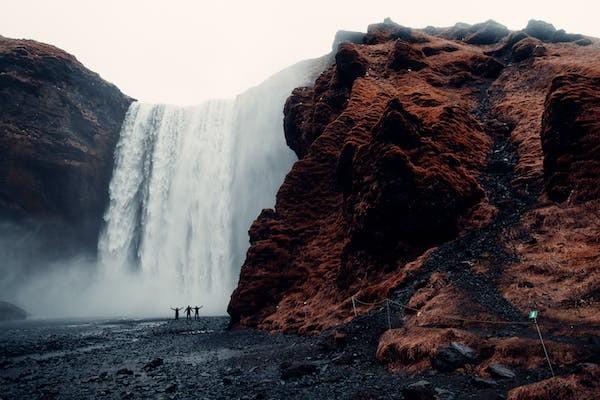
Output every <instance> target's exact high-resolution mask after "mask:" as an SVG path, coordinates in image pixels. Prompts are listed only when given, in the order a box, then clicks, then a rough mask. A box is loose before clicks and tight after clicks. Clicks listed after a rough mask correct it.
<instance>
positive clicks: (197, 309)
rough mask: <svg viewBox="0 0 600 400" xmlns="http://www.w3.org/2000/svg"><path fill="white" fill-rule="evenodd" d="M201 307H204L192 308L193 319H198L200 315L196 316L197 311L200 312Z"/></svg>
mask: <svg viewBox="0 0 600 400" xmlns="http://www.w3.org/2000/svg"><path fill="white" fill-rule="evenodd" d="M202 307H204V306H200V307H198V306H196V307H194V319H200V315H198V311H199V310H200V309H201V308H202Z"/></svg>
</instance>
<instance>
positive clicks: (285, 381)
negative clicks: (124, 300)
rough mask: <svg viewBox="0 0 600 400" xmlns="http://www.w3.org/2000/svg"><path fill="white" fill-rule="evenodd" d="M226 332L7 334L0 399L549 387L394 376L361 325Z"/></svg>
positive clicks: (1, 338) (30, 325) (126, 324)
mask: <svg viewBox="0 0 600 400" xmlns="http://www.w3.org/2000/svg"><path fill="white" fill-rule="evenodd" d="M363 322H364V321H363ZM383 322H384V321H383V320H377V319H375V320H373V321H371V322H370V324H372V326H377V325H378V324H382V323H383ZM227 323H228V319H227V318H202V319H201V320H200V321H190V322H188V321H185V320H180V321H173V320H170V321H165V320H147V321H131V320H118V321H54V322H36V321H28V322H21V323H16V322H15V323H3V324H0V387H2V390H1V392H0V399H7V400H8V399H92V398H93V399H103V398H106V399H148V398H155V399H284V398H288V399H356V400H359V399H360V400H363V399H407V400H408V399H430V398H434V396H437V397H435V398H439V399H494V400H496V399H501V398H504V397H503V395H502V393H506V391H507V390H508V388H509V387H510V386H512V385H515V384H518V383H520V382H525V381H528V380H531V379H537V378H539V377H540V375H539V372H537V371H531V372H528V373H526V374H516V375H513V374H514V371H512V370H511V369H510V368H505V367H502V366H500V365H499V366H496V369H497V371H496V375H495V376H494V377H493V378H490V379H481V378H478V377H476V376H475V375H474V374H473V373H471V372H469V371H463V372H462V373H460V374H457V375H454V376H444V375H436V374H429V373H424V374H416V375H404V374H402V375H398V374H390V373H388V372H387V371H386V370H385V368H384V366H383V365H381V364H380V363H379V362H377V361H376V360H375V359H374V358H373V353H372V347H371V346H370V344H369V342H371V340H370V339H369V336H367V335H364V332H365V330H364V326H362V325H361V324H360V323H355V325H354V326H353V327H352V328H349V330H348V332H347V333H346V334H342V333H340V332H338V333H336V334H335V335H331V334H325V335H321V336H303V337H301V336H296V335H282V334H269V333H266V332H264V331H256V330H242V331H228V330H226V326H227ZM580 368H581V369H583V370H586V371H587V369H589V368H591V367H589V366H587V365H582V366H581V367H580ZM580 398H581V397H580Z"/></svg>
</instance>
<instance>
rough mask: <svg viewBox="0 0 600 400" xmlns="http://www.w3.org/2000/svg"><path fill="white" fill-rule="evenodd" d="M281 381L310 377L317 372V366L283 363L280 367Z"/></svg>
mask: <svg viewBox="0 0 600 400" xmlns="http://www.w3.org/2000/svg"><path fill="white" fill-rule="evenodd" d="M280 370H281V379H283V380H287V379H293V378H300V377H302V376H305V375H311V374H314V373H315V372H317V366H316V365H315V364H313V363H296V364H291V363H289V362H285V363H283V364H281V366H280Z"/></svg>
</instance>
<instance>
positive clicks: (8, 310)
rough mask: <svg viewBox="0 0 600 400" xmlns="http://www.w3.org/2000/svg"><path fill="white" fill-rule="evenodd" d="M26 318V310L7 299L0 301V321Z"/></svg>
mask: <svg viewBox="0 0 600 400" xmlns="http://www.w3.org/2000/svg"><path fill="white" fill-rule="evenodd" d="M25 318H27V312H26V311H25V310H23V309H22V308H20V307H17V306H15V305H14V304H12V303H9V302H7V301H0V321H14V320H21V319H25Z"/></svg>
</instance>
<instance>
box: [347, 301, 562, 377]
mask: <svg viewBox="0 0 600 400" xmlns="http://www.w3.org/2000/svg"><path fill="white" fill-rule="evenodd" d="M351 300H352V311H353V313H354V316H355V317H357V316H358V310H357V308H356V305H357V304H360V305H365V306H369V307H373V306H380V305H383V304H385V310H386V316H387V326H388V329H392V317H391V312H390V305H394V306H397V307H400V308H402V309H404V310H410V311H413V312H415V313H416V316H417V317H419V315H420V313H421V310H419V309H417V308H414V307H410V306H407V305H406V304H402V303H398V302H397V301H394V300H390V299H388V298H387V297H386V298H385V299H383V300H380V301H376V302H365V301H361V300H358V299H357V298H356V295H354V296H352V298H351ZM532 315H533V316H532ZM442 318H445V319H447V320H451V321H460V322H465V323H474V324H491V325H535V328H536V330H537V334H538V337H539V339H540V343H541V345H542V349H543V350H544V356H545V358H546V362H547V363H548V367H549V369H550V373H551V374H552V376H553V377H554V376H555V375H554V368H553V367H552V363H551V362H550V356H549V355H548V350H547V348H546V345H545V343H544V338H543V337H542V331H541V330H540V326H539V324H538V321H537V311H535V313H534V314H530V319H529V321H500V320H484V319H470V318H461V317H458V316H453V315H446V316H442ZM418 326H421V325H418Z"/></svg>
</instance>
